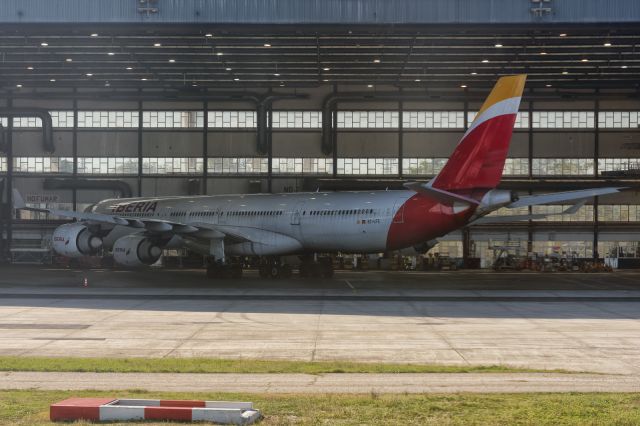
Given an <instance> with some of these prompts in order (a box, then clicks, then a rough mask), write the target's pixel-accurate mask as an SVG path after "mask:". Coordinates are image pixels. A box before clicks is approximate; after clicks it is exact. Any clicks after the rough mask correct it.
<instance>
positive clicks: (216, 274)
mask: <svg viewBox="0 0 640 426" xmlns="http://www.w3.org/2000/svg"><path fill="white" fill-rule="evenodd" d="M207 277H208V278H213V279H234V278H241V277H242V264H241V263H237V262H230V263H224V262H220V261H216V260H212V259H210V260H208V261H207Z"/></svg>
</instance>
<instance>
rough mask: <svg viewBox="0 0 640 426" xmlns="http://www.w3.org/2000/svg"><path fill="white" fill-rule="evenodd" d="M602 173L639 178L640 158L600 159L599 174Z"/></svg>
mask: <svg viewBox="0 0 640 426" xmlns="http://www.w3.org/2000/svg"><path fill="white" fill-rule="evenodd" d="M602 172H620V173H619V174H620V175H622V176H624V175H625V174H628V175H632V176H637V175H638V174H640V158H599V159H598V173H600V174H602Z"/></svg>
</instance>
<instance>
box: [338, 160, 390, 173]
mask: <svg viewBox="0 0 640 426" xmlns="http://www.w3.org/2000/svg"><path fill="white" fill-rule="evenodd" d="M338 174H339V175H397V174H398V159H397V158H338Z"/></svg>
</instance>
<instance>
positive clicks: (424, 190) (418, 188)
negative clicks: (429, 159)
mask: <svg viewBox="0 0 640 426" xmlns="http://www.w3.org/2000/svg"><path fill="white" fill-rule="evenodd" d="M404 187H405V188H407V189H410V190H412V191H415V192H418V193H420V194H424V195H426V196H428V197H431V198H433V199H435V200H438V201H439V202H441V203H442V204H446V205H453V204H454V203H466V204H470V205H478V204H480V202H479V201H478V200H474V199H473V198H469V197H465V196H463V195H459V194H454V193H453V192H449V191H445V190H444V189H438V188H434V187H432V186H429V185H424V184H422V183H420V182H407V183H405V184H404Z"/></svg>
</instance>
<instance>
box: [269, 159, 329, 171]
mask: <svg viewBox="0 0 640 426" xmlns="http://www.w3.org/2000/svg"><path fill="white" fill-rule="evenodd" d="M271 168H272V172H273V173H274V174H286V173H299V174H331V173H333V159H332V158H274V159H273V161H272V163H271Z"/></svg>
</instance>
